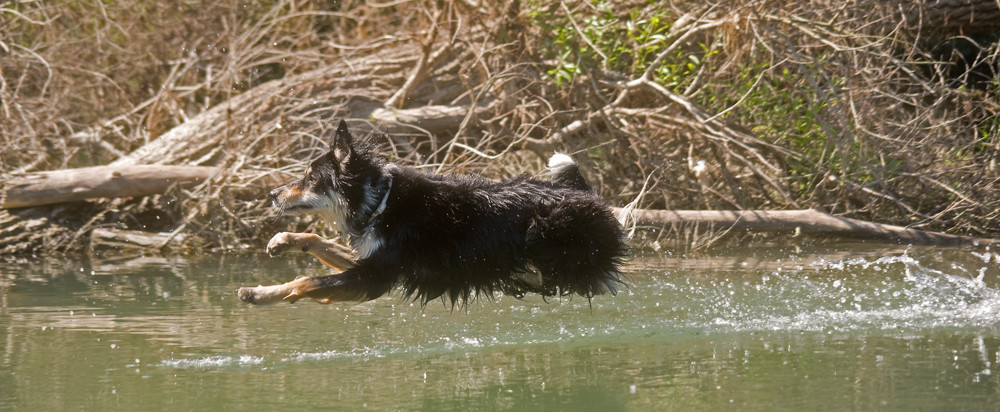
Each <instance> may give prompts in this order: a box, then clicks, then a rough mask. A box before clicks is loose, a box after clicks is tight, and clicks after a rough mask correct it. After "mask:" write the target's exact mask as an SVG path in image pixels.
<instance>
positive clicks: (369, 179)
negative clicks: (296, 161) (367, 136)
mask: <svg viewBox="0 0 1000 412" xmlns="http://www.w3.org/2000/svg"><path fill="white" fill-rule="evenodd" d="M371 152H372V151H371V148H370V147H368V145H367V144H365V143H363V142H362V143H361V144H355V142H354V137H353V136H351V132H350V131H348V130H347V123H346V122H344V121H343V120H341V121H340V125H339V126H338V127H337V131H336V132H335V133H334V136H333V142H332V144H331V146H330V150H329V151H328V152H326V153H325V154H323V155H322V156H320V157H318V158H316V159H314V160H313V161H312V162H311V163H310V164H309V167H308V168H307V169H306V173H305V176H303V177H302V178H301V179H299V180H297V181H294V182H292V183H289V184H286V185H284V186H281V187H278V188H276V189H274V190H271V192H270V197H271V202H272V203H273V205H274V207H275V208H276V209H277V210H278V213H279V214H280V213H297V214H308V213H312V214H317V215H319V216H321V217H322V218H324V219H325V220H326V221H327V222H329V223H331V224H334V225H339V226H341V230H343V231H345V232H348V233H355V232H357V230H358V229H359V228H360V227H359V226H358V224H359V220H360V219H361V218H363V217H364V215H366V214H367V213H370V211H371V210H373V209H374V207H375V206H374V205H372V204H373V203H374V202H375V200H373V198H374V197H375V193H374V192H375V191H376V190H377V188H378V187H379V186H380V184H381V181H382V180H384V178H383V177H382V174H383V173H382V167H381V164H380V162H379V160H378V159H377V158H375V157H374V155H373V154H372V153H371Z"/></svg>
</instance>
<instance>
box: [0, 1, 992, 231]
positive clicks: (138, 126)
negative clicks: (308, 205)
mask: <svg viewBox="0 0 1000 412" xmlns="http://www.w3.org/2000/svg"><path fill="white" fill-rule="evenodd" d="M980 3H981V4H980ZM987 3H989V4H987ZM956 4H957V5H958V6H957V7H951V6H954V5H956ZM990 4H993V3H992V2H978V3H977V2H974V1H971V0H952V1H938V2H935V3H933V4H930V5H920V4H914V5H911V4H909V3H906V4H903V3H902V2H894V1H883V2H877V1H863V2H854V3H848V4H844V3H841V2H829V3H826V2H811V3H803V4H796V5H789V4H787V3H785V2H770V1H765V2H744V1H726V2H720V3H716V4H704V3H701V2H683V1H678V2H674V3H669V4H666V5H664V4H662V3H658V4H656V5H649V4H646V3H642V2H636V3H634V4H633V3H631V2H626V3H615V4H611V3H610V2H608V3H604V2H597V3H593V2H568V1H561V2H558V3H549V4H535V3H524V4H522V3H520V2H512V3H509V4H506V5H503V6H499V7H497V6H494V5H491V4H476V3H474V2H463V1H454V2H422V1H404V2H394V3H392V4H388V5H379V4H372V3H362V2H350V1H348V2H335V3H333V4H330V5H325V4H322V3H319V2H309V3H302V4H300V3H299V2H296V1H292V0H279V1H274V2H270V3H266V4H263V5H258V6H255V7H235V6H234V7H232V8H230V7H227V6H225V5H219V6H213V7H211V8H210V9H208V10H193V9H192V10H181V12H180V13H179V14H177V13H170V12H167V10H166V9H163V10H159V9H158V10H154V11H155V12H153V13H147V15H149V16H152V17H146V18H145V19H151V20H147V21H143V20H142V19H138V20H137V19H135V18H134V17H133V16H134V13H131V12H132V11H133V10H130V7H137V6H136V5H131V4H129V3H128V2H119V3H115V5H113V6H112V5H103V4H95V5H94V6H81V7H79V8H68V6H65V7H63V8H59V7H60V6H58V5H51V4H47V3H46V4H43V3H42V2H19V3H16V4H12V5H5V6H2V7H3V8H2V9H0V16H2V17H0V19H5V20H6V22H7V23H9V24H7V26H9V27H12V29H11V30H8V31H6V32H5V33H2V34H0V36H3V37H0V53H4V54H5V55H6V56H5V58H4V59H0V99H2V100H0V110H2V111H3V116H0V143H2V144H4V145H5V147H7V148H10V149H11V150H5V151H4V153H3V155H2V156H0V167H2V169H3V170H4V171H5V172H7V173H20V172H25V171H33V170H49V169H59V168H66V167H76V166H87V165H94V164H106V163H112V164H119V165H124V164H144V163H161V164H186V165H211V166H216V167H220V168H221V169H223V170H224V172H223V173H220V174H219V175H217V176H216V177H215V178H213V179H212V180H210V181H208V182H205V183H203V184H202V185H200V186H198V187H196V188H193V189H185V190H174V191H171V192H168V193H167V194H164V195H161V196H158V197H153V198H144V199H132V200H128V199H124V200H123V199H119V200H104V201H95V202H92V203H91V204H90V205H91V207H93V209H94V210H97V211H98V212H97V213H90V214H86V213H85V214H83V215H82V216H80V217H78V218H76V220H74V221H75V222H77V223H75V224H71V225H68V226H66V227H67V229H66V230H68V231H69V233H72V235H71V236H65V237H63V239H69V240H66V241H60V242H58V243H57V244H51V243H48V244H47V243H45V242H41V243H38V242H36V243H35V245H36V246H37V247H39V248H42V249H47V250H53V249H58V250H72V249H74V248H81V247H84V246H85V245H83V242H80V241H78V240H75V239H82V238H84V237H82V236H81V235H80V233H82V232H81V231H85V230H88V229H90V228H94V227H107V226H111V227H119V228H131V229H146V230H149V229H151V226H152V225H150V224H149V222H146V221H145V217H143V216H153V215H155V216H160V218H161V219H163V220H165V221H166V223H163V224H160V225H158V226H157V227H158V228H160V230H166V231H169V232H173V233H185V234H186V236H184V238H185V239H187V240H186V242H188V243H189V245H191V246H198V247H210V248H222V249H228V248H240V247H243V246H245V245H248V244H253V243H259V242H262V241H263V240H262V239H260V237H265V238H266V237H267V236H268V235H269V234H270V233H271V232H273V231H275V230H276V229H277V228H279V227H280V228H287V227H288V226H294V227H293V228H292V229H294V230H320V231H323V230H325V229H326V228H321V227H317V226H318V225H319V223H317V222H313V221H311V220H285V219H277V220H275V219H274V217H273V216H271V215H270V214H269V213H268V212H267V209H266V208H267V205H266V202H265V201H264V200H263V199H262V198H263V196H262V194H263V193H265V192H266V188H268V187H270V186H273V185H275V184H277V183H279V182H283V181H286V180H288V179H290V178H291V176H294V175H296V174H297V173H298V172H300V171H301V169H303V168H304V164H305V162H306V161H307V160H308V159H310V158H311V157H313V156H314V155H316V154H317V153H319V152H320V151H322V150H323V149H324V147H325V142H324V140H325V134H326V133H327V132H328V130H327V128H328V124H327V121H328V119H330V118H333V117H336V118H340V117H344V118H349V119H352V120H351V122H350V123H351V126H352V127H354V128H356V129H366V130H372V131H376V132H389V134H388V135H381V134H377V135H376V136H375V137H374V138H375V139H377V140H378V142H379V143H380V144H382V145H383V146H385V147H386V152H387V153H389V154H390V155H391V156H392V157H394V158H395V160H397V161H400V162H404V163H410V164H413V165H419V166H421V167H432V168H434V169H436V170H438V171H446V172H478V173H485V174H487V175H491V176H503V175H511V174H518V173H523V172H529V173H531V172H537V171H539V170H541V168H542V166H543V162H542V160H541V159H543V158H545V157H547V156H548V154H550V153H551V152H552V151H554V150H560V151H568V152H571V153H575V154H576V157H577V159H579V160H581V161H582V163H584V166H585V167H586V168H587V169H589V170H591V171H594V172H595V173H592V178H593V179H594V180H596V181H597V182H598V184H599V186H600V187H601V191H602V194H603V195H604V196H606V197H608V198H611V199H614V200H613V203H617V204H624V203H628V202H629V201H631V200H633V198H635V197H636V196H637V195H638V194H639V193H640V191H642V188H643V185H644V182H647V180H648V183H649V187H647V192H648V195H647V196H646V197H645V198H644V200H643V204H642V206H644V207H647V208H661V209H681V208H686V209H744V210H745V209H790V208H813V207H819V208H823V209H825V210H827V211H829V212H831V213H833V214H836V215H848V216H851V217H855V218H862V219H869V220H877V221H882V222H886V223H893V224H901V225H907V226H910V227H916V228H923V229H932V230H943V231H949V232H953V233H961V234H970V235H975V236H984V237H987V236H997V235H1000V227H997V226H996V224H995V223H994V222H995V220H996V219H995V218H996V213H997V212H996V211H997V210H1000V197H998V193H1000V190H998V189H1000V187H997V184H998V181H1000V172H998V171H997V168H996V163H997V160H996V159H997V156H998V154H1000V130H998V129H1000V117H998V115H997V113H998V111H1000V110H998V109H1000V107H998V104H997V103H996V102H997V101H1000V99H997V97H998V96H997V94H998V89H1000V86H998V80H997V79H998V76H997V70H998V58H1000V53H998V45H997V41H996V40H997V39H996V34H995V33H990V32H986V33H979V32H977V30H978V29H977V27H979V26H977V24H981V25H985V27H995V25H992V26H991V25H990V24H989V23H990V22H991V20H990V19H996V18H997V16H1000V14H997V13H994V14H992V15H991V14H990V13H991V12H995V11H996V10H994V9H995V8H996V6H995V5H994V6H992V7H993V8H994V9H990V8H989V5H990ZM982 5H985V6H983V7H985V8H983V9H976V16H977V17H976V18H975V19H972V20H970V19H968V18H963V17H962V12H964V11H968V10H972V9H971V7H974V6H975V7H978V6H982ZM87 7H91V8H89V9H88V8H87ZM151 7H159V6H151ZM163 7H164V8H166V7H168V6H163ZM169 7H170V8H172V7H173V6H169ZM66 16H69V17H73V18H74V19H75V20H74V19H67V18H66ZM929 19H936V21H931V20H929ZM984 20H985V23H984ZM70 22H79V23H70ZM72 24H77V25H76V26H73V27H74V28H76V29H77V30H76V31H75V33H76V36H77V37H76V38H74V37H73V36H71V35H69V34H64V33H74V32H73V31H70V32H66V31H65V30H62V29H65V28H66V27H67V25H72ZM143 27H152V28H153V29H152V30H150V29H141V28H143ZM932 27H933V28H934V29H935V30H933V31H931V30H929V29H928V28H932ZM60 30H62V31H60ZM57 33H59V34H60V35H57ZM959 33H962V34H959ZM52 39H55V40H52ZM84 39H85V40H89V41H91V42H92V46H93V47H89V48H87V52H86V53H84V54H80V53H79V52H78V51H77V50H79V47H76V46H77V45H78V44H79V42H80V41H82V40H84ZM137 44H141V46H139V45H137ZM83 61H87V62H95V63H81V62H83ZM647 177H648V178H649V179H647ZM19 213H20V212H19ZM33 213H40V212H38V211H35V212H33ZM45 213H48V215H47V216H48V219H49V221H50V222H52V221H54V220H53V215H51V213H54V212H52V211H49V212H45ZM45 213H42V215H45ZM70 220H72V219H70ZM10 222H15V223H10ZM16 222H18V220H17V219H13V220H10V219H8V218H6V217H4V218H3V219H0V226H4V225H6V226H4V227H9V226H10V225H16V224H17V223H16ZM0 229H2V228H0ZM53 238H55V237H53ZM67 242H68V243H67ZM14 244H15V243H10V242H8V243H2V242H0V247H2V246H7V247H16V246H11V245H14Z"/></svg>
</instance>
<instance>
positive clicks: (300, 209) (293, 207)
mask: <svg viewBox="0 0 1000 412" xmlns="http://www.w3.org/2000/svg"><path fill="white" fill-rule="evenodd" d="M274 208H275V209H278V214H279V215H283V214H302V213H308V212H310V211H312V210H314V208H313V207H312V206H311V205H309V204H305V203H297V204H283V205H278V204H275V205H274Z"/></svg>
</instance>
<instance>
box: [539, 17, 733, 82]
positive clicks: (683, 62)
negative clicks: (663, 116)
mask: <svg viewBox="0 0 1000 412" xmlns="http://www.w3.org/2000/svg"><path fill="white" fill-rule="evenodd" d="M592 6H593V9H594V10H596V12H595V13H594V14H593V15H589V16H579V15H573V14H569V15H567V14H565V13H564V12H565V9H556V8H554V7H551V6H549V5H548V4H547V3H538V4H534V5H533V6H532V7H531V9H530V11H529V13H528V16H529V17H530V18H531V20H532V22H533V23H535V24H537V25H539V26H540V27H541V28H542V30H543V32H544V34H545V43H544V44H545V46H546V47H545V50H544V54H545V57H546V59H548V60H551V61H554V62H555V63H554V65H553V66H552V67H551V68H550V69H549V70H548V71H546V74H547V75H548V76H549V77H550V78H552V79H553V80H554V81H555V82H556V84H557V85H558V86H560V87H561V86H563V85H564V84H567V83H571V82H572V81H573V80H574V79H575V78H576V77H577V76H579V75H582V74H586V73H588V72H590V71H593V70H597V69H600V70H610V71H614V72H618V73H622V74H625V75H629V76H637V75H640V74H642V73H643V72H645V71H646V70H647V69H648V67H649V65H650V64H651V63H652V62H653V61H654V60H655V59H656V56H657V55H659V54H660V53H661V52H662V50H664V49H665V48H667V47H668V46H669V45H670V41H671V40H672V38H671V37H670V36H669V32H670V28H671V23H672V20H671V18H670V15H669V14H668V13H667V12H666V11H663V10H660V9H658V8H653V9H652V11H650V10H631V11H628V12H627V14H623V15H622V14H616V12H615V10H614V9H612V8H611V7H610V5H609V3H607V2H604V1H596V2H593V3H592ZM716 52H717V51H715V50H712V49H711V48H710V47H708V46H706V45H701V49H700V50H697V51H695V52H692V51H690V50H680V49H679V50H677V51H675V52H674V53H673V54H672V55H670V56H667V58H666V59H664V61H663V63H662V64H661V65H660V66H658V67H657V69H656V71H655V73H654V80H655V81H656V82H658V83H660V84H662V85H664V86H667V87H680V86H682V85H685V84H687V83H688V82H690V78H691V75H692V74H693V73H695V72H697V71H698V69H699V67H700V66H701V65H702V62H703V61H704V58H705V57H706V56H708V55H711V54H714V53H716Z"/></svg>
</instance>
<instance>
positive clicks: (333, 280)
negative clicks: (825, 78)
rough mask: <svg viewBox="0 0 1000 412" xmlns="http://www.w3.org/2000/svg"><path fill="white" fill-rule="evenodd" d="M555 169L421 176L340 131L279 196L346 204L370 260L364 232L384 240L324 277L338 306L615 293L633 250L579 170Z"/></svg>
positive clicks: (348, 226)
mask: <svg viewBox="0 0 1000 412" xmlns="http://www.w3.org/2000/svg"><path fill="white" fill-rule="evenodd" d="M558 170H559V171H558V172H557V173H555V174H554V175H553V176H552V178H551V180H538V179H533V178H527V177H517V178H514V179H511V180H506V181H493V180H488V179H485V178H482V177H478V176H446V175H433V174H428V173H423V172H421V171H418V170H415V169H412V168H407V167H400V166H396V165H393V164H389V163H387V162H385V161H384V160H382V159H380V158H379V157H378V156H377V155H376V154H375V151H374V150H373V148H372V146H371V145H369V144H368V143H367V142H354V141H353V138H352V137H351V135H350V133H349V132H348V131H347V127H346V124H345V123H344V122H341V123H340V127H339V128H338V130H337V133H336V135H335V137H334V144H333V146H332V148H331V150H330V151H329V152H328V153H327V154H325V155H323V156H321V157H320V158H318V159H316V160H315V161H313V162H312V164H311V167H310V173H309V174H308V175H307V176H305V177H304V178H303V179H302V180H301V181H298V182H294V183H291V184H289V185H286V186H283V187H281V188H278V189H275V190H274V191H273V192H272V196H275V194H276V193H278V192H280V191H281V190H285V189H287V188H288V187H290V186H292V185H300V186H301V187H302V188H309V189H311V190H314V191H316V192H318V193H329V194H330V196H336V195H339V196H342V197H343V199H344V200H345V203H346V206H347V207H346V212H347V213H346V214H345V222H337V224H338V225H341V230H342V231H343V232H345V233H346V234H348V235H349V236H350V238H351V239H352V242H353V245H354V247H355V248H356V249H359V250H362V252H363V249H364V246H363V243H364V241H363V239H362V238H363V237H364V236H365V235H366V234H368V235H369V236H375V237H377V238H379V239H381V246H380V247H378V248H374V249H373V250H371V252H370V254H368V255H367V256H365V255H363V254H362V255H360V256H359V260H358V261H357V263H356V266H354V267H353V268H351V269H348V270H347V271H345V272H344V273H342V274H339V275H332V276H325V277H323V278H322V279H323V287H324V288H335V289H336V291H337V293H335V294H334V297H335V299H343V300H369V299H374V298H377V297H379V296H382V295H384V294H386V293H388V292H389V291H390V290H391V289H393V288H394V287H399V288H400V289H401V290H402V293H403V296H404V298H407V299H415V300H419V301H421V302H423V303H426V302H427V301H429V300H432V299H436V298H438V297H444V298H446V299H447V300H449V301H451V302H452V303H455V302H465V301H468V300H469V299H471V298H474V297H477V296H492V294H493V293H495V292H502V293H505V294H509V295H513V296H517V297H520V296H523V295H524V294H526V293H530V292H533V293H539V294H541V295H544V296H555V295H568V294H574V293H575V294H578V295H582V296H585V297H588V298H590V297H592V296H594V295H598V294H602V293H612V294H613V293H615V292H617V288H618V287H619V286H621V285H622V275H621V273H620V270H619V268H620V265H621V264H622V259H623V258H624V256H625V254H626V250H627V248H626V245H625V243H624V235H623V232H622V229H621V226H620V225H619V223H618V221H617V220H616V219H615V218H614V216H613V215H612V213H611V211H610V209H609V208H608V206H607V205H606V204H605V203H604V202H603V201H602V200H601V199H600V198H598V197H597V195H596V194H595V193H594V191H593V190H592V189H591V188H590V187H589V186H588V185H587V183H586V181H585V180H584V178H583V176H582V175H581V174H580V172H579V169H578V168H577V166H576V165H575V164H572V165H568V166H566V167H562V168H560V169H558ZM390 180H391V188H390ZM387 190H388V191H389V196H388V197H387V198H386V203H385V204H386V207H385V208H384V211H382V212H381V214H377V213H376V210H377V208H378V206H379V203H380V202H381V200H382V198H383V197H384V195H385V193H386V191H387ZM276 199H277V197H276ZM276 206H277V207H279V208H281V207H283V206H285V205H282V204H280V202H278V201H276ZM306 212H315V211H309V210H306ZM376 214H377V216H375V217H374V218H373V215H376ZM539 276H540V279H541V282H540V283H539V282H537V280H538V279H539ZM526 279H534V281H531V280H526Z"/></svg>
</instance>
